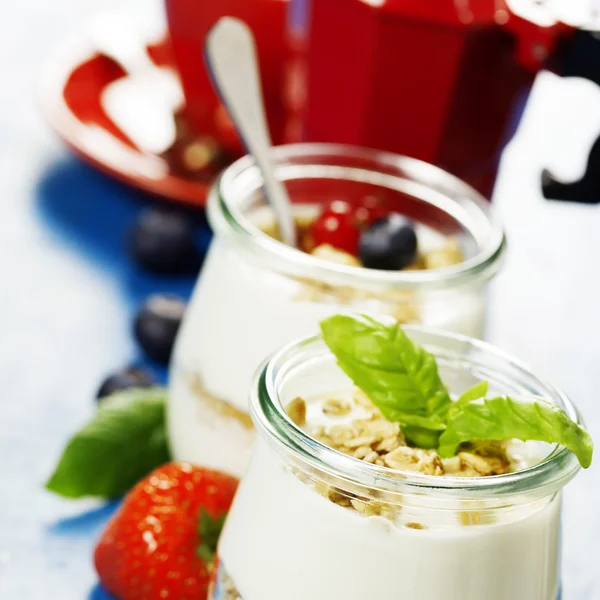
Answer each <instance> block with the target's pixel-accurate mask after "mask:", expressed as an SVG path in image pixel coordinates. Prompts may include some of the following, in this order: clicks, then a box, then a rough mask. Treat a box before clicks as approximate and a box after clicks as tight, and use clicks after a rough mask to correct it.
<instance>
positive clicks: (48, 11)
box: [0, 0, 600, 600]
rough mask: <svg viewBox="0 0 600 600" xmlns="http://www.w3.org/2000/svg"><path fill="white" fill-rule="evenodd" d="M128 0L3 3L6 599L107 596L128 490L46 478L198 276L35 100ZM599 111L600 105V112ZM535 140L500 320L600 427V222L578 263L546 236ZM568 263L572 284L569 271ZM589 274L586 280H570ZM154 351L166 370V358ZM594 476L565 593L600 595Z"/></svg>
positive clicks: (495, 299)
mask: <svg viewBox="0 0 600 600" xmlns="http://www.w3.org/2000/svg"><path fill="white" fill-rule="evenodd" d="M129 1H130V4H131V6H132V7H133V6H136V5H137V6H142V7H144V10H145V9H146V7H147V6H148V0H145V1H144V2H142V1H141V0H140V1H139V2H138V1H137V0H136V1H134V0H129ZM122 5H123V2H122V1H117V0H87V1H86V2H84V3H82V2H77V1H76V0H53V2H52V3H49V2H46V1H45V0H29V2H26V3H23V2H16V3H12V4H11V6H10V7H5V14H4V16H5V18H4V19H3V21H2V23H0V51H1V56H2V58H0V75H2V79H3V82H2V93H1V94H0V182H1V190H2V193H1V196H0V274H1V276H2V286H1V288H0V331H1V334H0V365H1V368H0V384H1V385H0V389H1V390H2V398H1V400H0V402H1V412H0V492H1V493H0V598H1V599H4V598H6V599H8V598H14V599H17V598H18V599H22V600H28V599H35V600H45V599H56V598H61V599H64V600H71V599H73V600H82V599H85V598H90V599H93V600H101V599H104V600H106V598H108V596H107V595H106V594H105V593H104V592H103V591H102V590H101V589H100V588H99V587H98V586H97V583H96V577H95V573H94V570H93V565H92V558H91V557H92V549H93V545H94V541H95V539H97V536H98V535H99V533H100V531H101V529H102V527H103V525H104V524H105V522H106V520H107V518H108V517H109V516H110V515H111V514H112V512H113V511H114V508H115V505H104V504H101V503H94V502H67V501H63V500H61V499H59V498H57V497H54V496H52V495H51V494H49V493H47V492H45V491H44V489H43V482H44V480H45V478H46V477H47V476H48V475H49V473H50V472H51V470H52V468H53V465H54V464H55V462H56V459H57V457H58V456H59V453H60V451H61V449H62V447H63V445H64V443H65V441H66V440H67V438H68V437H69V435H70V434H71V433H72V432H73V431H75V430H76V429H77V428H78V427H79V426H80V425H81V424H82V423H84V422H85V420H86V419H87V418H88V417H89V416H91V415H92V414H93V412H94V407H95V405H94V400H93V396H94V393H95V391H96V389H97V386H98V384H99V382H100V381H101V379H102V378H103V377H104V375H106V374H107V373H108V372H110V371H112V370H115V369H118V368H120V367H121V366H123V365H125V364H128V363H131V362H140V363H143V359H142V357H141V356H140V354H139V353H138V351H137V349H136V347H135V345H134V343H133V340H132V336H131V322H132V315H133V314H134V312H135V310H136V308H137V307H138V306H139V304H140V303H141V302H142V300H143V299H144V298H145V297H146V296H147V295H148V294H150V293H152V292H170V293H176V294H179V295H181V296H183V297H187V296H189V294H190V292H191V289H192V286H193V281H192V280H191V279H190V278H182V279H176V280H172V279H169V278H158V277H153V276H149V275H146V274H144V273H142V272H141V271H140V270H139V269H138V268H136V267H135V265H134V264H133V263H132V262H131V260H130V259H129V258H128V255H127V250H126V232H127V231H128V229H129V228H130V227H131V225H132V223H133V222H134V221H135V219H136V216H137V215H138V214H139V212H140V211H141V210H142V209H143V208H144V207H146V206H148V205H150V204H152V203H154V202H155V201H154V200H152V199H150V198H149V197H148V196H146V195H144V194H142V193H140V192H137V191H135V190H132V189H130V188H127V187H125V186H123V185H121V184H119V183H116V182H114V181H112V180H110V179H108V178H107V177H105V176H103V175H100V174H99V173H97V172H96V171H94V170H93V169H91V168H89V167H88V166H86V165H84V164H83V163H81V162H80V161H78V160H77V159H75V158H73V157H71V156H70V155H69V154H68V152H67V151H66V150H64V148H63V147H62V146H61V144H60V143H59V142H58V141H57V140H56V138H55V136H54V135H53V134H52V133H51V132H50V131H49V128H48V127H47V125H46V124H45V123H44V122H43V120H42V118H41V116H40V115H39V112H38V110H37V108H36V106H35V104H34V102H33V100H32V98H33V93H34V84H35V82H36V80H37V77H38V75H39V72H40V69H41V67H42V65H43V59H44V58H45V57H46V55H47V52H48V48H52V47H53V46H55V45H56V44H58V43H59V42H60V41H61V39H62V38H63V37H64V36H65V35H67V34H69V33H71V32H72V29H73V28H74V27H75V25H73V24H77V23H80V22H82V20H83V19H84V18H85V17H86V16H87V15H90V14H94V13H95V12H97V11H99V10H106V9H114V8H117V7H119V8H120V7H121V6H122ZM7 11H8V13H7ZM590 110H592V109H590ZM596 116H597V120H599V119H600V113H599V114H598V115H596ZM531 156H532V154H531V152H525V153H522V154H521V155H519V154H518V152H517V154H514V153H513V158H512V161H511V157H510V156H509V157H507V159H506V160H505V161H504V164H503V172H507V171H511V173H512V172H515V173H517V174H519V173H520V175H519V177H521V179H519V182H521V183H519V184H518V187H517V188H516V189H517V190H518V193H517V194H515V187H514V186H517V179H515V177H516V175H515V177H512V176H509V175H508V174H507V175H506V182H505V183H503V185H500V186H499V188H500V189H499V190H498V194H497V195H498V198H497V199H496V200H497V204H498V206H499V209H500V212H501V214H502V217H503V219H504V220H505V222H506V224H507V228H508V229H509V231H511V230H512V231H514V232H516V233H515V236H514V238H513V239H514V240H515V243H514V246H513V252H514V254H513V259H509V261H508V263H507V266H506V269H505V274H503V276H502V277H501V278H499V280H498V282H497V283H496V284H495V286H494V290H493V293H492V295H491V309H490V323H489V325H490V327H489V332H490V335H491V338H492V340H493V341H495V342H497V343H499V344H500V345H501V346H502V347H504V348H506V349H507V350H509V351H512V352H516V353H518V354H520V355H521V356H523V357H524V358H525V359H526V360H528V361H529V362H533V363H534V364H535V365H536V366H537V367H538V368H540V369H542V370H543V371H544V372H545V373H547V374H550V375H551V376H552V377H553V379H554V380H555V381H557V383H558V384H559V385H562V386H565V387H566V388H567V391H569V392H570V393H572V394H574V395H575V396H576V400H577V402H578V403H579V404H580V405H581V407H582V409H583V411H584V413H585V414H586V416H587V418H588V423H589V425H590V429H591V430H592V433H594V432H600V426H599V425H600V423H599V421H600V410H598V408H597V407H596V399H595V398H594V393H593V392H594V391H595V387H596V386H595V385H594V383H595V382H594V380H593V373H594V370H595V368H596V365H595V362H594V358H597V356H598V352H599V351H600V342H598V341H597V340H596V337H597V331H598V325H599V324H600V319H599V317H598V312H597V309H598V306H599V305H600V291H599V286H598V281H597V276H596V272H597V269H594V267H595V262H593V261H591V260H590V257H587V256H584V257H583V258H582V257H581V254H582V253H583V254H591V253H593V252H594V250H593V248H592V246H591V243H592V241H593V240H594V239H596V237H598V236H597V229H596V230H595V231H596V234H594V230H591V229H588V231H587V236H588V238H587V240H588V241H589V248H590V252H585V249H586V248H588V245H586V244H587V243H588V242H586V238H585V236H583V237H582V236H579V238H578V239H577V240H575V239H573V240H572V243H573V244H578V245H577V254H576V256H575V257H573V259H572V261H571V263H569V260H563V261H562V262H561V260H559V258H558V257H557V255H555V254H553V253H552V252H553V251H552V248H553V245H552V243H548V244H547V245H546V246H544V235H547V234H548V232H550V233H552V231H557V228H558V227H560V224H561V223H562V222H564V219H565V217H564V216H563V214H562V213H560V214H557V213H556V210H554V212H553V215H551V216H548V210H549V209H547V208H546V207H545V206H543V202H542V201H541V199H539V198H538V195H539V194H538V192H537V191H535V190H534V188H533V186H532V184H531V181H533V175H532V174H534V173H535V174H536V173H538V172H539V171H538V170H536V169H537V168H538V165H536V164H534V163H535V161H534V160H533V159H532V158H531ZM524 157H525V158H524ZM502 181H504V180H502ZM523 182H529V183H527V185H529V188H528V187H527V185H525V184H524V183H523ZM501 183H502V182H501ZM524 190H525V191H524ZM527 190H529V191H527ZM515 195H518V196H519V202H520V204H519V205H517V204H515V202H514V197H515ZM561 210H562V209H561ZM565 210H566V209H565ZM577 210H578V209H577ZM586 210H588V211H589V212H588V213H585V215H582V216H581V218H582V219H583V220H585V222H586V223H589V222H590V221H591V218H592V215H593V216H594V218H596V216H597V215H598V214H599V213H598V211H597V210H595V209H594V207H590V208H588V207H586ZM543 211H545V212H543ZM592 211H594V212H592ZM539 214H542V215H543V218H542V220H543V223H544V228H545V229H544V228H542V227H541V226H540V227H539V231H537V234H538V236H539V237H538V238H536V239H538V240H540V241H539V243H540V244H541V245H542V247H544V251H543V252H542V251H537V254H536V253H535V252H534V251H532V250H531V248H530V247H529V246H528V245H527V243H526V240H530V239H531V238H530V236H529V235H528V232H531V231H532V228H533V229H535V228H536V225H535V223H538V222H539V221H540V218H539V217H538V215H539ZM580 214H581V213H578V215H580ZM569 215H571V213H569ZM568 218H571V216H569V217H568ZM573 218H575V217H573ZM577 218H579V216H577ZM552 219H555V221H554V222H553V223H554V224H552V223H551V220H552ZM598 225H600V222H599V223H598ZM548 227H550V229H548ZM552 227H554V230H552V229H551V228H552ZM550 237H551V238H552V239H553V238H554V233H552V235H551V236H550ZM209 240H210V232H209V230H208V227H207V225H206V223H205V221H204V220H203V217H202V216H199V223H198V241H199V244H200V245H201V246H203V247H206V246H207V245H208V243H209ZM551 241H552V240H551ZM582 248H583V250H582ZM528 252H529V253H530V254H531V255H532V256H533V257H534V258H535V260H536V261H537V262H535V268H536V269H537V270H536V271H535V273H534V276H535V277H538V279H537V280H536V285H535V288H534V289H532V290H531V291H530V292H528V293H527V294H522V293H521V292H520V290H522V289H524V286H525V285H529V284H530V282H531V273H530V272H528V271H527V270H523V269H522V268H521V265H523V264H525V263H523V261H522V260H521V259H517V260H515V259H514V256H515V255H516V256H521V257H523V256H525V254H527V253H528ZM519 253H521V254H519ZM592 259H593V257H592ZM576 260H577V262H579V263H580V266H581V267H582V269H583V268H585V269H587V277H586V278H585V281H584V280H583V278H580V279H578V278H576V277H573V276H571V275H569V274H570V273H571V270H570V269H569V268H568V266H569V264H575V262H576ZM586 260H587V261H588V262H587V263H586ZM527 264H528V265H529V264H531V265H533V264H534V263H533V262H531V263H529V262H528V263H527ZM557 265H560V267H561V268H562V269H563V270H562V271H560V276H561V277H566V278H567V281H566V283H565V285H559V283H557V278H558V275H557V270H556V269H557ZM544 269H546V270H545V271H544ZM540 273H541V274H542V275H541V276H540ZM577 286H580V287H579V288H577V289H578V290H579V292H578V295H577V296H569V293H571V291H570V290H572V288H573V287H577ZM549 296H550V300H549ZM580 296H581V297H582V299H581V301H580V300H579V297H580ZM515 298H518V299H519V302H520V304H517V303H515V302H514V299H515ZM574 298H577V311H575V312H576V314H574V315H573V312H574V311H573V305H574V303H575V300H574ZM565 315H568V316H569V319H566V316H565ZM540 340H542V342H543V343H542V344H541V345H540ZM551 349H554V350H555V352H554V351H552V352H551ZM148 366H150V367H151V368H152V369H154V370H155V372H156V373H157V375H158V376H159V377H160V378H161V380H163V381H164V377H165V373H164V372H161V371H160V369H158V368H156V365H148ZM597 480H598V473H597V470H596V469H595V468H594V467H593V468H592V469H591V471H590V472H588V473H586V474H585V475H582V476H580V477H579V478H578V479H577V480H576V481H575V482H574V483H573V485H572V486H571V487H570V489H569V490H568V492H567V494H566V496H567V510H566V511H565V524H566V527H565V547H564V579H565V593H564V596H565V600H594V599H600V584H599V582H598V576H597V574H596V572H597V567H596V563H597V557H598V556H599V555H600V541H599V540H598V537H599V534H600V527H599V525H600V520H599V518H598V517H597V516H596V512H597V506H598V504H599V501H600V486H598V484H597ZM507 600H508V599H507Z"/></svg>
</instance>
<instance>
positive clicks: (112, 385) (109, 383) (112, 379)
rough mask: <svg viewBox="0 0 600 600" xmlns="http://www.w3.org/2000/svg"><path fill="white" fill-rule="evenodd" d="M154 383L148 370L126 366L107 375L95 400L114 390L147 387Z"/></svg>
mask: <svg viewBox="0 0 600 600" xmlns="http://www.w3.org/2000/svg"><path fill="white" fill-rule="evenodd" d="M154 384H155V381H154V377H153V376H152V374H151V373H149V372H148V371H144V370H143V369H139V368H137V367H127V368H126V369H123V370H122V371H118V372H117V373H113V374H112V375H109V376H108V377H107V378H106V379H105V380H104V381H103V382H102V385H101V386H100V389H99V390H98V392H97V394H96V399H97V400H102V399H103V398H105V397H106V396H110V395H111V394H114V393H115V392H119V391H121V390H127V389H129V388H147V387H152V386H153V385H154Z"/></svg>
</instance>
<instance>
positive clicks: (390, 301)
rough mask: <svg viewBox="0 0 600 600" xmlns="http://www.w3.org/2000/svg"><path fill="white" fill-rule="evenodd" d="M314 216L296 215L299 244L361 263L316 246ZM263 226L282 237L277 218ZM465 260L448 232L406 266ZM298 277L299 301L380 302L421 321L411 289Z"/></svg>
mask: <svg viewBox="0 0 600 600" xmlns="http://www.w3.org/2000/svg"><path fill="white" fill-rule="evenodd" d="M315 218H316V216H315V215H297V216H296V217H295V219H296V228H297V231H298V240H299V248H300V249H301V250H303V251H304V252H307V253H308V254H311V255H313V256H315V257H316V258H320V259H322V260H326V261H329V262H333V263H336V264H340V265H344V266H351V267H361V263H360V261H359V260H358V259H357V258H356V257H355V256H353V255H351V254H348V253H347V252H344V251H342V250H339V249H337V248H334V247H333V246H331V245H329V244H321V245H319V246H316V247H315V244H314V241H313V239H312V236H311V225H312V223H313V222H314V220H315ZM260 228H261V230H262V231H263V232H264V233H266V234H267V235H269V236H270V237H273V238H275V239H277V240H279V241H281V236H280V234H279V229H278V227H277V225H276V223H275V222H274V221H270V222H267V223H263V224H261V226H260ZM463 260H464V254H463V251H462V247H461V244H460V241H459V240H458V239H457V238H456V237H454V236H448V237H447V238H446V239H445V242H444V244H443V245H442V246H441V247H439V248H434V249H430V250H425V251H422V252H420V253H419V254H418V255H417V257H416V259H415V261H414V262H413V264H411V265H409V266H408V267H406V269H405V270H406V271H422V270H426V269H439V268H442V267H448V266H451V265H455V264H459V263H461V262H463ZM297 279H298V281H299V282H300V283H301V284H302V288H301V291H300V293H299V294H298V295H297V297H296V300H297V301H298V302H319V303H322V304H329V303H335V304H353V305H356V306H357V307H358V306H360V305H364V307H365V308H368V305H371V304H372V303H377V305H378V310H379V311H380V312H383V313H386V314H389V315H391V316H393V317H394V318H396V320H397V321H398V322H399V323H403V324H408V323H419V322H420V321H421V312H420V309H419V302H418V299H417V298H416V296H415V294H414V293H413V292H412V291H407V290H388V291H386V292H385V294H380V293H376V292H370V291H367V290H361V289H359V288H357V287H342V286H333V285H330V284H327V283H325V282H322V281H319V280H316V279H311V278H297Z"/></svg>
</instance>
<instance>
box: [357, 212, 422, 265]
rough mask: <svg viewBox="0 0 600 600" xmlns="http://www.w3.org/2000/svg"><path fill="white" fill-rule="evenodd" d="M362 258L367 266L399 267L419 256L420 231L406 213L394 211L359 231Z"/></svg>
mask: <svg viewBox="0 0 600 600" xmlns="http://www.w3.org/2000/svg"><path fill="white" fill-rule="evenodd" d="M359 254H360V259H361V262H362V264H363V266H364V267H366V268H368V269H381V270H385V271H398V270H400V269H404V268H406V267H408V266H409V265H411V264H412V263H413V262H414V261H415V259H416V258H417V234H416V233H415V228H414V226H413V224H412V223H411V222H410V221H409V220H408V219H406V218H405V217H403V216H401V215H399V214H396V213H393V214H390V215H388V216H387V217H384V218H382V219H379V220H377V221H375V222H374V223H373V224H371V225H370V226H369V227H367V229H365V230H364V231H363V232H362V233H361V235H360V242H359Z"/></svg>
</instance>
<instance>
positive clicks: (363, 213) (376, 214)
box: [354, 196, 389, 229]
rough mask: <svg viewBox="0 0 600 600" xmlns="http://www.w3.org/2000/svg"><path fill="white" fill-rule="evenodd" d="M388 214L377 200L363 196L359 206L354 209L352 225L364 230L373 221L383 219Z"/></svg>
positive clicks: (373, 197)
mask: <svg viewBox="0 0 600 600" xmlns="http://www.w3.org/2000/svg"><path fill="white" fill-rule="evenodd" d="M388 212H389V211H388V210H386V209H385V208H384V207H383V205H382V204H381V201H380V199H379V198H377V197H375V196H365V197H364V198H363V200H362V202H361V205H360V206H358V207H356V208H355V209H354V223H355V225H356V227H358V228H359V229H364V228H365V227H368V226H369V225H371V224H372V223H374V222H375V221H377V220H379V219H383V217H385V216H386V215H387V213H388Z"/></svg>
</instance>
